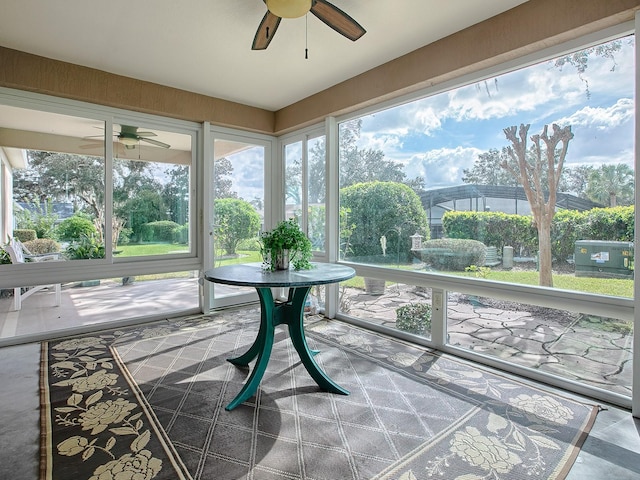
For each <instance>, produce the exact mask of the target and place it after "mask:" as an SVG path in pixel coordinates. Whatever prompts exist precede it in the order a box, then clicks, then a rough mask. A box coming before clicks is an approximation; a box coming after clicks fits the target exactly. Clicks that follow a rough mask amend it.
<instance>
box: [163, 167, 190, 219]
mask: <svg viewBox="0 0 640 480" xmlns="http://www.w3.org/2000/svg"><path fill="white" fill-rule="evenodd" d="M167 173H168V174H169V182H168V183H167V184H166V185H165V186H164V188H163V191H162V198H163V199H164V203H165V205H167V207H168V209H169V218H170V220H172V221H174V222H176V223H177V224H178V225H184V224H185V223H187V221H188V219H189V167H188V166H187V165H175V166H174V167H173V168H171V169H169V171H168V172H167Z"/></svg>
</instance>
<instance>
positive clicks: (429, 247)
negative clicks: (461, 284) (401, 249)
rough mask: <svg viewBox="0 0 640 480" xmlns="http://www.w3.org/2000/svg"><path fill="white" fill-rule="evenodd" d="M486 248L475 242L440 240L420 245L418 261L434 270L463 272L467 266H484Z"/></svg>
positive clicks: (454, 239)
mask: <svg viewBox="0 0 640 480" xmlns="http://www.w3.org/2000/svg"><path fill="white" fill-rule="evenodd" d="M485 252H486V246H485V244H484V243H482V242H479V241H477V240H462V239H456V238H440V239H437V240H429V241H428V242H424V243H423V244H422V249H421V250H419V251H418V254H419V255H420V259H421V260H422V261H423V262H425V263H427V264H429V265H431V267H432V268H435V269H436V270H450V271H456V270H457V271H464V269H465V268H467V267H468V266H469V265H484V260H485Z"/></svg>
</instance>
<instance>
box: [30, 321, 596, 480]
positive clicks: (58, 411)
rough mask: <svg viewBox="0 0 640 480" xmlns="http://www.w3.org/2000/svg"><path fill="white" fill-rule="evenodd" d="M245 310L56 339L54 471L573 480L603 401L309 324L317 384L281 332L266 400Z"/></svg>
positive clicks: (47, 373) (49, 370)
mask: <svg viewBox="0 0 640 480" xmlns="http://www.w3.org/2000/svg"><path fill="white" fill-rule="evenodd" d="M258 319H259V310H258V309H256V308H244V309H238V310H227V311H223V312H219V313H215V314H212V315H199V316H192V317H186V318H181V319H178V320H175V319H174V320H171V321H164V322H156V323H153V324H147V325H143V326H138V327H135V328H130V329H121V330H115V331H105V332H101V333H97V334H93V335H88V336H84V337H77V338H69V339H63V340H60V341H55V342H50V343H45V344H43V349H42V375H41V392H42V408H41V411H42V448H41V451H42V455H41V467H42V468H41V473H42V477H41V478H46V479H52V480H63V479H69V478H88V479H91V480H116V479H117V480H120V479H125V480H129V479H132V480H133V479H136V480H137V479H144V480H151V479H160V478H162V479H165V478H166V479H181V478H193V479H212V478H215V479H216V480H224V479H240V478H247V479H255V480H258V479H272V480H277V479H282V480H294V479H314V480H321V479H325V480H336V479H401V480H414V479H423V478H446V479H458V480H481V479H494V480H495V479H522V478H549V479H562V478H564V477H565V476H566V475H567V473H568V471H569V469H570V468H571V465H572V464H573V461H574V460H575V457H576V456H577V454H578V452H579V449H580V446H581V445H582V443H583V442H584V440H585V439H586V436H587V434H588V432H589V430H590V429H591V426H592V424H593V421H594V420H595V416H596V413H597V410H598V408H597V406H595V405H589V404H585V403H582V402H578V401H575V400H573V399H571V398H569V397H564V396H561V395H558V394H556V393H552V392H551V391H549V390H548V389H545V388H538V387H536V386H533V385H531V384H529V383H525V382H521V381H518V380H514V379H512V378H510V377H508V376H506V375H502V374H499V373H496V372H494V371H492V370H489V369H485V368H482V367H479V366H477V365H474V364H471V363H468V362H465V361H461V360H458V359H455V358H453V357H451V356H448V355H443V354H438V353H437V352H434V351H432V350H429V349H427V348H423V347H418V346H415V345H412V344H409V343H406V342H402V341H399V340H395V339H392V338H389V337H386V336H383V335H379V334H376V333H374V332H370V331H368V330H364V329H361V328H358V327H355V326H352V325H349V324H345V323H342V322H339V321H335V320H326V319H322V318H320V317H310V318H308V319H307V321H306V331H307V340H308V343H309V346H310V348H314V349H318V350H320V352H321V353H320V354H318V355H316V357H315V358H316V361H317V362H318V364H319V365H320V366H321V368H323V369H324V370H325V372H326V373H327V374H328V375H329V376H330V377H331V378H332V379H333V380H334V381H336V382H337V383H339V384H340V385H342V386H343V387H345V388H347V389H349V390H350V392H351V393H350V395H348V396H343V395H335V394H329V393H326V392H322V391H320V389H319V388H318V387H317V385H316V384H315V383H314V382H313V380H312V379H311V378H310V377H309V375H308V374H307V372H306V370H305V369H304V367H303V366H302V365H301V364H300V362H299V359H298V357H297V353H296V352H295V349H294V348H293V346H292V345H291V342H290V340H289V338H288V336H287V334H286V330H285V329H284V328H282V327H280V328H279V329H278V330H277V332H276V338H275V342H274V348H273V352H272V355H271V360H270V362H269V365H268V367H267V372H266V374H265V376H264V378H263V381H262V383H261V385H260V388H259V390H258V393H257V394H256V396H255V397H253V398H251V399H250V400H249V401H247V402H246V403H244V404H242V405H240V406H239V407H237V408H236V409H235V410H233V411H231V412H227V411H225V410H224V406H225V405H226V404H228V403H229V401H231V399H233V398H234V396H235V395H236V393H237V392H238V391H239V389H240V388H241V387H242V384H243V383H244V381H245V379H246V376H247V374H248V370H247V369H243V368H239V367H236V366H234V365H232V364H230V363H229V362H226V358H229V357H233V356H237V355H239V354H242V353H244V351H246V349H247V348H248V347H249V346H250V345H251V343H252V342H253V340H254V339H255V336H256V334H257V328H258Z"/></svg>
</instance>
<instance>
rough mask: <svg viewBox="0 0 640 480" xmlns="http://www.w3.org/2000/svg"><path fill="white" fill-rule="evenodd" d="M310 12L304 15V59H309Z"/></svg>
mask: <svg viewBox="0 0 640 480" xmlns="http://www.w3.org/2000/svg"><path fill="white" fill-rule="evenodd" d="M308 47H309V14H308V13H307V14H306V15H305V16H304V59H305V60H308V59H309V48H308Z"/></svg>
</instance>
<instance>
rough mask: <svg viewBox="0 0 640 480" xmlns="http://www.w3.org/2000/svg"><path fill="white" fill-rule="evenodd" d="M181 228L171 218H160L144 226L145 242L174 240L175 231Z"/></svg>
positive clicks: (143, 238)
mask: <svg viewBox="0 0 640 480" xmlns="http://www.w3.org/2000/svg"><path fill="white" fill-rule="evenodd" d="M178 228H180V225H178V224H177V223H176V222H172V221H171V220H158V221H157V222H149V223H146V224H144V225H143V226H142V240H143V241H145V242H173V239H174V237H175V234H174V232H175V231H176V229H178Z"/></svg>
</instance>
